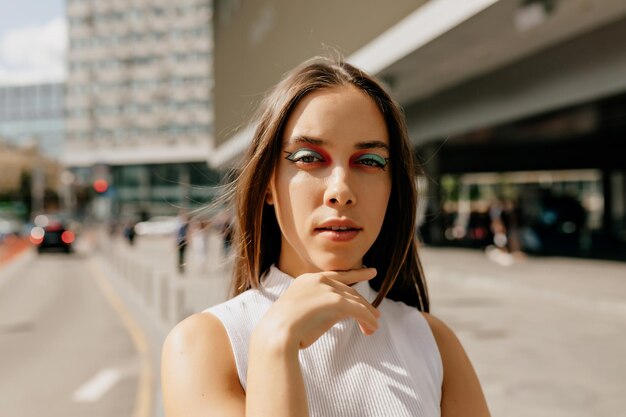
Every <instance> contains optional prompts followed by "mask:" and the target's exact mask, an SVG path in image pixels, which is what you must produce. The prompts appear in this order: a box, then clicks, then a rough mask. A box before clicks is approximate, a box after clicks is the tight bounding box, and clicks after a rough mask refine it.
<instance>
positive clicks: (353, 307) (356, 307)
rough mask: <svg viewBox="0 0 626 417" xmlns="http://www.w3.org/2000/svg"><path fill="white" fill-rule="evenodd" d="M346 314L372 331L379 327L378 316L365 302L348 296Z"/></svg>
mask: <svg viewBox="0 0 626 417" xmlns="http://www.w3.org/2000/svg"><path fill="white" fill-rule="evenodd" d="M345 305H346V309H347V310H346V312H345V314H346V315H347V316H349V317H352V318H353V319H355V320H356V321H357V322H358V323H359V325H361V326H365V327H367V328H369V329H370V330H372V331H376V329H378V317H376V316H375V315H374V314H372V312H371V311H370V310H369V309H368V308H367V306H365V305H364V304H363V303H361V302H359V301H355V300H351V299H347V298H346V304H345Z"/></svg>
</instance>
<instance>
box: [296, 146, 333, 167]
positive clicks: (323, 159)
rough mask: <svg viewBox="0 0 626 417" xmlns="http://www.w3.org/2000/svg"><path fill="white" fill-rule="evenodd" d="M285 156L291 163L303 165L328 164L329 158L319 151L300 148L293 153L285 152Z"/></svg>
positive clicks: (310, 148)
mask: <svg viewBox="0 0 626 417" xmlns="http://www.w3.org/2000/svg"><path fill="white" fill-rule="evenodd" d="M285 153H286V154H287V156H286V157H285V159H286V160H288V161H291V162H302V163H305V164H313V163H323V164H327V163H329V162H330V156H329V155H328V154H327V153H326V152H324V151H322V150H321V149H314V148H312V147H308V148H300V149H298V150H297V151H295V152H285Z"/></svg>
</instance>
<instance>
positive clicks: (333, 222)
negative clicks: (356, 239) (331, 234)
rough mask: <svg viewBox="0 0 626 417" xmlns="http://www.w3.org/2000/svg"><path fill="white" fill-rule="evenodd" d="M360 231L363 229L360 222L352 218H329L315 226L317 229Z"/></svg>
mask: <svg viewBox="0 0 626 417" xmlns="http://www.w3.org/2000/svg"><path fill="white" fill-rule="evenodd" d="M329 230H331V231H335V232H337V231H339V232H343V231H355V230H356V231H358V230H363V228H362V227H360V226H359V225H358V224H356V223H355V222H353V221H352V220H350V219H328V220H326V221H324V222H322V223H321V224H320V225H318V226H317V227H316V228H315V231H329Z"/></svg>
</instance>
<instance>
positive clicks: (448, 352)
mask: <svg viewBox="0 0 626 417" xmlns="http://www.w3.org/2000/svg"><path fill="white" fill-rule="evenodd" d="M424 317H425V318H426V320H427V321H428V324H429V325H430V328H431V330H432V332H433V335H434V336H435V340H436V341H437V346H438V347H439V352H440V354H441V360H442V362H443V387H442V395H441V416H442V417H457V416H463V417H489V416H490V414H489V409H488V407H487V402H486V400H485V396H484V394H483V391H482V388H481V387H480V382H479V381H478V377H477V376H476V372H475V371H474V368H473V367H472V364H471V362H470V360H469V358H468V357H467V354H466V353H465V350H464V349H463V346H461V343H460V342H459V339H457V337H456V335H455V334H454V332H453V331H452V330H451V329H450V328H449V327H448V326H446V325H445V324H444V323H443V322H442V321H441V320H439V319H437V318H436V317H434V316H432V315H430V314H424Z"/></svg>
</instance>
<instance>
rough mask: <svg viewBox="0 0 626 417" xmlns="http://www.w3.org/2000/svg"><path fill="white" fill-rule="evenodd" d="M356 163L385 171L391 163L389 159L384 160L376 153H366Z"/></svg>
mask: <svg viewBox="0 0 626 417" xmlns="http://www.w3.org/2000/svg"><path fill="white" fill-rule="evenodd" d="M354 163H355V164H359V165H365V166H369V167H374V168H381V169H385V167H386V166H387V164H388V163H389V158H384V157H382V156H380V155H378V154H375V153H366V154H363V155H360V156H359V157H357V158H356V159H355V160H354Z"/></svg>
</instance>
